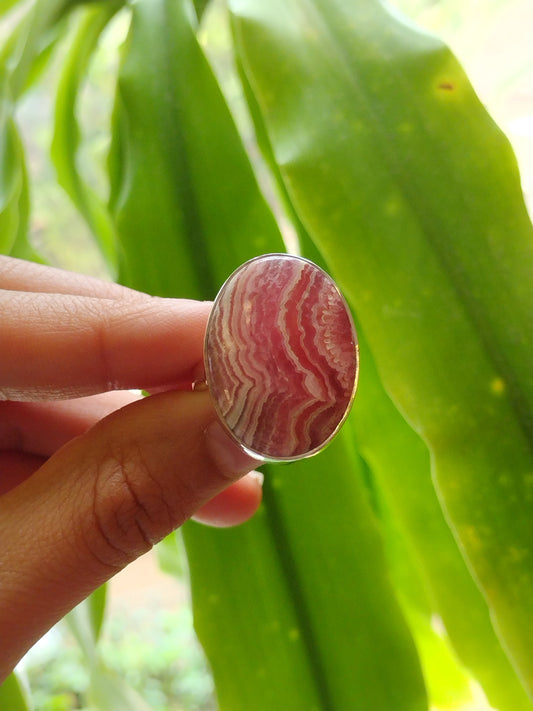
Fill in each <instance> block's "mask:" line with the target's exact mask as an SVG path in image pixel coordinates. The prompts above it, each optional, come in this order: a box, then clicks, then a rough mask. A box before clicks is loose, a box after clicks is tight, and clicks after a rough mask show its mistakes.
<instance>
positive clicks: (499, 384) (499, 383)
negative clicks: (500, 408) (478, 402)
mask: <svg viewBox="0 0 533 711" xmlns="http://www.w3.org/2000/svg"><path fill="white" fill-rule="evenodd" d="M490 389H491V391H492V392H493V393H494V394H495V395H502V394H503V393H504V392H505V382H504V381H503V380H502V378H494V380H493V381H492V382H491V384H490Z"/></svg>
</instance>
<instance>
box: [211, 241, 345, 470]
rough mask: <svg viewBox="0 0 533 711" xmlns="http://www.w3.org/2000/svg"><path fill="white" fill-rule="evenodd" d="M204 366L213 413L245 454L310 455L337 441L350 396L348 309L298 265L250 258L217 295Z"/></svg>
mask: <svg viewBox="0 0 533 711" xmlns="http://www.w3.org/2000/svg"><path fill="white" fill-rule="evenodd" d="M205 367H206V379H207V384H208V386H209V389H210V391H211V396H212V398H213V401H214V405H215V409H216V411H217V413H218V415H219V417H220V418H221V420H222V422H223V423H224V424H225V426H226V427H227V429H228V430H229V432H230V433H231V434H232V435H233V437H234V438H235V439H236V440H237V442H238V443H239V444H241V445H242V446H243V447H244V448H245V449H246V450H248V451H249V452H251V453H252V454H256V455H258V456H260V457H263V458H265V459H270V460H292V459H301V458H303V457H308V456H311V455H312V454H315V453H316V452H318V451H319V450H320V449H321V448H322V447H324V446H325V445H326V444H327V443H328V442H329V441H330V440H331V438H332V437H333V436H334V435H335V434H336V432H337V431H338V429H339V427H340V426H341V424H342V422H343V421H344V419H345V418H346V416H347V414H348V411H349V409H350V406H351V403H352V400H353V396H354V394H355V389H356V385H357V375H358V347H357V335H356V332H355V328H354V325H353V321H352V318H351V315H350V312H349V310H348V306H347V304H346V302H345V300H344V298H343V296H342V294H341V293H340V291H339V289H338V288H337V286H336V285H335V283H334V281H333V280H332V279H331V278H330V277H329V276H328V275H327V274H326V273H325V272H324V271H323V270H322V269H320V268H319V267H317V266H316V265H315V264H313V263H312V262H309V261H308V260H306V259H302V258H301V257H295V256H292V255H287V254H268V255H265V256H263V257H257V258H256V259H252V260H250V261H249V262H246V263H245V264H243V265H242V266H241V267H239V269H237V270H236V271H235V272H234V273H233V274H232V275H231V276H230V277H229V279H228V280H227V281H226V283H225V284H224V285H223V287H222V289H221V290H220V292H219V293H218V296H217V298H216V300H215V303H214V306H213V310H212V313H211V316H210V319H209V323H208V326H207V333H206V341H205Z"/></svg>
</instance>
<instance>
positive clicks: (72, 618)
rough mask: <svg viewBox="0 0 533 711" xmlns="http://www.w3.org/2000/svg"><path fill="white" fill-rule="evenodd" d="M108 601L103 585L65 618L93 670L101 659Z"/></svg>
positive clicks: (105, 587) (105, 586)
mask: <svg viewBox="0 0 533 711" xmlns="http://www.w3.org/2000/svg"><path fill="white" fill-rule="evenodd" d="M106 599H107V585H102V586H101V587H99V588H98V589H97V590H95V591H94V592H93V593H92V594H91V595H89V597H88V598H86V599H85V600H83V602H81V603H80V604H79V605H77V606H76V607H75V608H74V609H73V610H71V612H69V613H68V615H67V616H66V617H65V618H64V619H65V622H66V623H67V625H68V627H69V629H70V631H71V632H72V634H73V635H74V637H75V638H76V641H77V642H78V644H79V645H80V647H81V649H82V651H83V654H84V656H85V659H86V660H87V663H88V666H89V667H90V668H91V669H92V668H95V667H96V666H97V663H98V659H99V653H98V649H97V644H98V639H99V636H100V632H101V629H102V624H103V621H104V615H105V606H106Z"/></svg>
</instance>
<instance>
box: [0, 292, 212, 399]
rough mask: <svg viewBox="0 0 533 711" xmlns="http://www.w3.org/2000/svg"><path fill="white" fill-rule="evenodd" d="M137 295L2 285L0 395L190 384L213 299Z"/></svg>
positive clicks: (48, 396) (33, 396)
mask: <svg viewBox="0 0 533 711" xmlns="http://www.w3.org/2000/svg"><path fill="white" fill-rule="evenodd" d="M134 293H135V297H134V298H131V299H130V298H120V299H113V298H111V299H109V298H96V297H94V296H79V295H71V294H58V293H31V292H24V291H0V334H1V335H0V341H1V344H0V399H9V400H40V399H51V398H62V399H65V398H72V397H80V396H84V395H90V394H94V393H98V392H104V391H107V390H118V389H131V388H142V389H146V390H153V389H156V388H162V387H166V386H182V387H183V386H184V384H189V383H191V382H192V380H193V379H194V371H195V369H196V368H197V366H198V364H199V363H201V361H202V358H203V339H204V332H205V326H206V322H207V318H208V315H209V311H210V308H211V304H209V303H205V302H197V301H189V300H184V299H160V298H156V297H149V296H144V295H141V294H138V293H137V292H134Z"/></svg>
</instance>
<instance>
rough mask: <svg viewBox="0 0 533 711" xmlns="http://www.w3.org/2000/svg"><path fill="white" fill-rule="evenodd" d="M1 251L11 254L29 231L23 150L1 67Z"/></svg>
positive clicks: (5, 78) (6, 81)
mask: <svg viewBox="0 0 533 711" xmlns="http://www.w3.org/2000/svg"><path fill="white" fill-rule="evenodd" d="M0 166H1V170H0V253H2V254H9V253H10V252H11V251H12V250H13V248H14V246H15V243H16V242H17V238H19V237H20V236H21V234H23V233H25V232H26V228H27V220H28V183H27V179H26V167H25V160H24V149H23V146H22V141H21V139H20V136H19V134H18V131H17V127H16V125H15V121H14V119H13V107H12V102H11V98H10V93H9V87H8V78H7V75H6V74H5V72H3V71H2V69H1V68H0Z"/></svg>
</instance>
